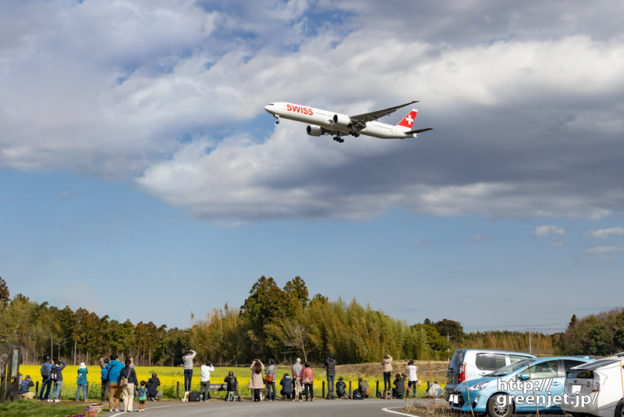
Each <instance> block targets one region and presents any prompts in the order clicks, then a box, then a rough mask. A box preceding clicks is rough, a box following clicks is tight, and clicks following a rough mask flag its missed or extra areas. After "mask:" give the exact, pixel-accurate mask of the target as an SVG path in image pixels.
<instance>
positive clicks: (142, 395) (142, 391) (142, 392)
mask: <svg viewBox="0 0 624 417" xmlns="http://www.w3.org/2000/svg"><path fill="white" fill-rule="evenodd" d="M137 396H138V397H139V413H142V412H144V411H145V401H147V382H145V381H141V386H140V387H139V388H137Z"/></svg>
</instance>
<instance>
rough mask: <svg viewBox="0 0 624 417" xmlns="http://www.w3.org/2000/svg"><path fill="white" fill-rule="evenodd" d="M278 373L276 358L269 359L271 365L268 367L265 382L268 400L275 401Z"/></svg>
mask: <svg viewBox="0 0 624 417" xmlns="http://www.w3.org/2000/svg"><path fill="white" fill-rule="evenodd" d="M276 375H277V367H276V366H275V359H269V366H268V367H267V368H266V371H265V377H264V382H265V383H266V389H267V400H271V401H275V376H276Z"/></svg>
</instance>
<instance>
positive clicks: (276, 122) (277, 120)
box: [273, 115, 280, 125]
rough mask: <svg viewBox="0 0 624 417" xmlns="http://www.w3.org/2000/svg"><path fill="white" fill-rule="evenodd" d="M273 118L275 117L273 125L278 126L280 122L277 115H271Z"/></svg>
mask: <svg viewBox="0 0 624 417" xmlns="http://www.w3.org/2000/svg"><path fill="white" fill-rule="evenodd" d="M273 117H275V124H276V125H278V124H279V122H280V120H279V116H277V115H273Z"/></svg>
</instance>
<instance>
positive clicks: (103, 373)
mask: <svg viewBox="0 0 624 417" xmlns="http://www.w3.org/2000/svg"><path fill="white" fill-rule="evenodd" d="M107 380H108V369H106V368H102V381H107Z"/></svg>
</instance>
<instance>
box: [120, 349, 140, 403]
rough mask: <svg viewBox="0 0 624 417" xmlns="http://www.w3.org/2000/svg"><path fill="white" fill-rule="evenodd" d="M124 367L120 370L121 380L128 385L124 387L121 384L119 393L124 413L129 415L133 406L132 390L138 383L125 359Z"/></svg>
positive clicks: (130, 365) (130, 363)
mask: <svg viewBox="0 0 624 417" xmlns="http://www.w3.org/2000/svg"><path fill="white" fill-rule="evenodd" d="M125 365H126V366H125V367H124V368H123V369H122V370H121V378H122V380H123V381H126V380H127V381H128V383H127V384H125V385H124V384H123V383H122V384H121V385H122V386H121V393H122V394H123V404H124V412H125V413H128V412H130V413H131V412H132V411H133V406H134V388H135V387H137V386H138V385H139V381H138V380H137V376H136V371H135V370H134V367H133V366H132V362H131V361H130V359H126V362H125Z"/></svg>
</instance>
